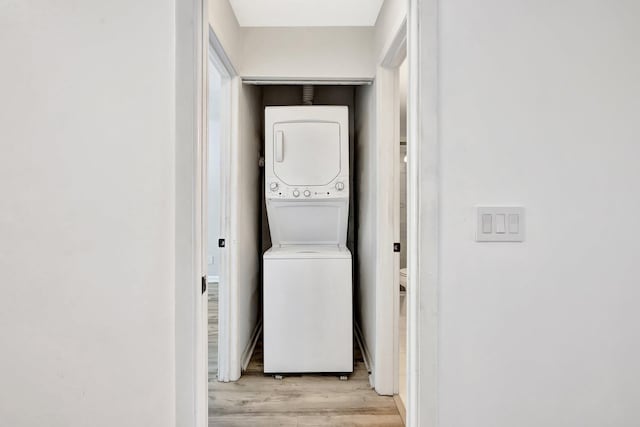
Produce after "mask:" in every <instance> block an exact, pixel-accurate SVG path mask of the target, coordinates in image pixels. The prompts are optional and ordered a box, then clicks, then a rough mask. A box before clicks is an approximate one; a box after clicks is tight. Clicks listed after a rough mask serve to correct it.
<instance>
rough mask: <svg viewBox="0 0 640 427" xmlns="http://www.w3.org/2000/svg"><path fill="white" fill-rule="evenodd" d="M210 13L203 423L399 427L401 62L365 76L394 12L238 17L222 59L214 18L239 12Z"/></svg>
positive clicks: (220, 3)
mask: <svg viewBox="0 0 640 427" xmlns="http://www.w3.org/2000/svg"><path fill="white" fill-rule="evenodd" d="M213 3H215V6H214V7H213V9H214V10H215V11H217V12H218V13H219V14H218V15H216V16H217V17H218V20H216V19H213V18H211V22H210V24H211V29H212V32H211V37H210V38H211V44H212V46H213V47H214V48H216V49H217V50H215V49H213V48H212V51H211V54H210V55H211V56H212V57H213V59H212V60H211V64H210V67H209V69H210V71H211V70H212V69H216V68H217V69H218V71H220V72H219V73H218V74H219V75H218V76H213V77H212V76H209V85H210V86H209V90H210V93H209V95H210V97H209V103H208V104H209V106H210V107H209V108H210V110H209V112H210V114H209V150H208V156H209V161H208V168H209V172H208V176H209V181H208V183H209V185H210V186H209V188H208V191H207V194H208V199H209V202H208V207H209V212H208V219H209V221H210V224H209V226H208V235H207V240H208V246H209V248H208V253H207V260H208V264H209V265H208V275H209V280H208V287H207V295H208V306H207V314H208V320H207V321H208V326H207V330H208V358H209V364H208V366H209V381H208V384H209V425H212V426H213V425H220V426H235V425H238V426H239V425H243V426H244V425H246V426H249V425H251V426H259V425H264V426H273V425H362V426H383V425H384V426H396V425H397V426H401V425H404V413H405V406H404V402H403V401H402V400H400V399H399V395H400V394H401V393H400V390H399V389H400V387H401V385H400V384H401V377H403V374H402V373H401V372H400V369H401V366H400V365H403V364H402V363H401V361H400V360H399V359H400V357H404V355H405V354H406V353H405V352H404V351H403V350H401V349H400V345H401V343H406V339H404V340H403V339H402V337H400V334H406V327H405V326H404V325H402V324H400V323H401V322H402V321H403V320H401V319H402V317H401V316H402V313H401V311H402V309H401V305H400V304H401V301H404V299H402V300H401V293H402V291H401V286H400V282H401V281H402V282H403V286H405V288H406V274H405V275H404V276H402V275H401V273H400V270H401V268H400V267H406V265H405V266H400V249H399V248H400V246H401V245H400V241H399V238H400V235H399V234H400V218H399V212H400V202H399V199H400V195H399V192H400V182H399V179H400V169H401V167H400V165H399V162H400V161H401V160H402V159H401V157H400V156H401V155H400V152H401V146H400V145H401V141H400V137H399V134H400V126H399V121H400V109H399V104H400V103H401V102H406V100H405V101H401V100H400V97H399V92H400V91H399V90H398V76H397V72H398V67H399V63H400V62H401V61H397V62H398V63H397V64H396V65H389V66H388V67H387V69H384V70H380V68H381V67H379V66H376V62H377V61H378V58H376V56H377V55H376V46H377V44H379V43H381V41H380V40H378V38H379V37H380V34H384V33H388V35H389V37H390V38H392V39H394V40H395V39H397V38H398V34H400V35H401V36H404V38H403V40H404V42H405V43H406V21H405V19H404V15H403V14H404V13H406V11H405V10H404V8H403V2H383V1H380V2H378V3H379V4H378V9H377V11H376V15H375V17H374V19H373V21H372V22H373V23H374V24H375V25H368V26H364V25H361V26H355V27H351V26H344V25H342V26H341V25H337V26H332V25H325V26H314V25H310V26H308V27H307V26H291V27H281V26H265V27H250V26H248V27H246V28H243V26H242V25H241V23H242V20H241V19H238V28H237V29H236V31H238V34H240V35H241V37H240V38H241V39H242V40H243V45H242V47H241V48H240V49H239V50H233V49H231V50H229V51H227V49H221V46H222V47H229V46H231V47H233V44H231V42H230V39H228V38H227V37H226V35H227V33H228V31H229V30H228V28H226V27H224V26H221V25H220V19H221V18H220V16H221V15H222V16H224V14H225V13H226V16H227V18H228V17H230V16H231V14H232V13H233V14H234V16H235V14H236V12H238V10H241V9H242V8H241V4H242V3H243V2H236V3H240V6H238V5H236V8H235V9H234V8H233V7H232V5H233V4H234V2H233V1H231V2H227V0H215V1H213ZM380 14H381V15H380ZM213 16H214V15H212V14H211V11H210V17H213ZM236 19H237V18H236ZM329 22H331V21H329ZM376 25H379V26H380V28H377V27H376ZM216 30H218V31H217V32H216ZM221 30H224V31H221ZM403 33H404V34H403ZM391 41H393V40H391ZM391 41H390V42H389V43H387V42H386V41H385V42H384V43H382V44H384V45H385V46H386V47H388V46H387V45H389V44H390V43H391ZM267 45H268V46H267ZM397 50H398V52H399V53H398V56H399V57H403V56H404V55H406V47H405V50H404V51H403V49H402V47H399V48H397ZM221 51H222V54H220V52H221ZM238 52H240V53H238ZM268 53H270V54H268ZM216 56H217V57H216ZM238 56H241V58H242V62H241V64H242V65H241V66H240V67H237V66H236V65H235V63H237V61H238V59H237V58H238ZM401 59H403V58H401ZM225 64H226V65H225ZM229 64H231V65H232V66H233V67H232V69H231V70H230V69H229V68H230V67H229ZM225 67H226V68H225ZM236 67H237V68H236ZM234 73H235V74H234ZM394 73H395V74H394ZM225 74H226V75H225ZM379 74H381V75H382V77H380V78H378V77H379ZM385 79H386V80H385ZM225 94H226V95H227V96H228V97H229V100H227V101H225V100H224V96H225ZM387 104H389V105H393V106H394V108H389V109H386V108H384V106H385V105H387ZM225 108H226V109H228V111H226V110H225ZM385 123H387V125H385ZM385 126H386V127H385ZM387 130H388V133H387V134H385V131H387ZM216 138H217V140H216ZM225 138H228V139H229V144H228V145H227V146H226V148H225ZM405 142H406V139H405ZM405 147H406V146H405ZM390 205H393V206H390ZM214 210H217V213H214V212H212V211H214ZM405 228H406V224H405ZM405 232H406V231H405ZM405 240H406V239H405ZM394 242H398V243H397V247H396V244H395V243H394ZM403 243H404V242H403ZM404 271H406V270H404ZM403 295H404V294H403ZM403 298H404V296H403ZM404 378H406V375H405V376H404ZM405 384H406V380H405V381H404V382H403V384H402V387H406V385H405ZM402 394H403V393H402Z"/></svg>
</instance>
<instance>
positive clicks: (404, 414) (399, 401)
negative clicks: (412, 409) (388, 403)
mask: <svg viewBox="0 0 640 427" xmlns="http://www.w3.org/2000/svg"><path fill="white" fill-rule="evenodd" d="M393 401H394V402H395V403H396V407H397V408H398V412H399V413H400V418H402V423H403V424H404V425H407V410H406V408H405V407H404V402H403V401H402V399H400V395H398V394H394V395H393Z"/></svg>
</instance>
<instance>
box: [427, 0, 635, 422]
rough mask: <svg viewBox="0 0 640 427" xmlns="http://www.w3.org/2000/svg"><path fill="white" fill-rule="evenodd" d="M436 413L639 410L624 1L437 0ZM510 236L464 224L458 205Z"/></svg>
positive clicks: (487, 416)
mask: <svg viewBox="0 0 640 427" xmlns="http://www.w3.org/2000/svg"><path fill="white" fill-rule="evenodd" d="M439 18H440V25H441V28H440V45H439V49H440V54H439V57H440V60H441V63H440V70H441V71H440V72H441V74H440V85H439V86H440V95H441V98H440V103H439V105H440V109H441V119H440V126H441V128H440V138H441V154H440V156H441V168H442V169H441V189H440V190H441V208H440V209H441V210H440V221H441V224H440V239H441V259H440V262H441V272H440V280H441V284H440V292H441V293H440V301H441V305H440V310H441V311H440V313H441V320H440V322H441V323H440V343H441V347H440V353H439V368H438V369H439V382H440V383H439V390H440V396H439V401H440V410H439V418H440V426H442V427H511V426H519V427H539V426H549V427H567V426H576V427H577V426H580V427H601V426H616V427H631V426H637V425H640V407H638V405H637V402H638V401H640V388H638V386H637V384H638V383H640V371H639V370H638V360H640V340H639V339H638V337H639V336H640V329H639V326H638V325H640V315H639V313H640V312H639V311H638V301H640V286H639V284H640V271H639V270H638V254H640V229H639V228H638V227H637V226H636V224H637V222H638V221H637V219H638V217H640V197H638V189H639V187H638V184H639V183H640V168H638V159H639V158H640V144H639V141H640V120H639V112H640V79H639V78H638V76H639V75H640V50H639V49H638V40H640V26H638V22H640V3H638V2H637V1H625V0H613V1H609V0H607V1H605V0H595V1H590V2H583V1H578V0H563V1H560V2H536V1H524V2H523V1H519V2H513V1H510V0H488V1H484V2H477V1H473V0H449V1H446V2H440V12H439ZM485 204H489V205H492V204H496V205H501V204H516V205H522V206H524V207H525V209H526V228H527V230H526V241H525V242H524V243H522V244H512V243H497V244H491V243H490V244H480V243H476V242H475V241H474V232H475V217H474V206H476V205H485Z"/></svg>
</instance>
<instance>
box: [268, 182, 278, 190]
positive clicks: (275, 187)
mask: <svg viewBox="0 0 640 427" xmlns="http://www.w3.org/2000/svg"><path fill="white" fill-rule="evenodd" d="M269 188H271V191H276V190H277V189H278V183H277V182H272V183H271V184H270V185H269Z"/></svg>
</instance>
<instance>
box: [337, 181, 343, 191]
mask: <svg viewBox="0 0 640 427" xmlns="http://www.w3.org/2000/svg"><path fill="white" fill-rule="evenodd" d="M336 190H338V191H342V190H344V182H336Z"/></svg>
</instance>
